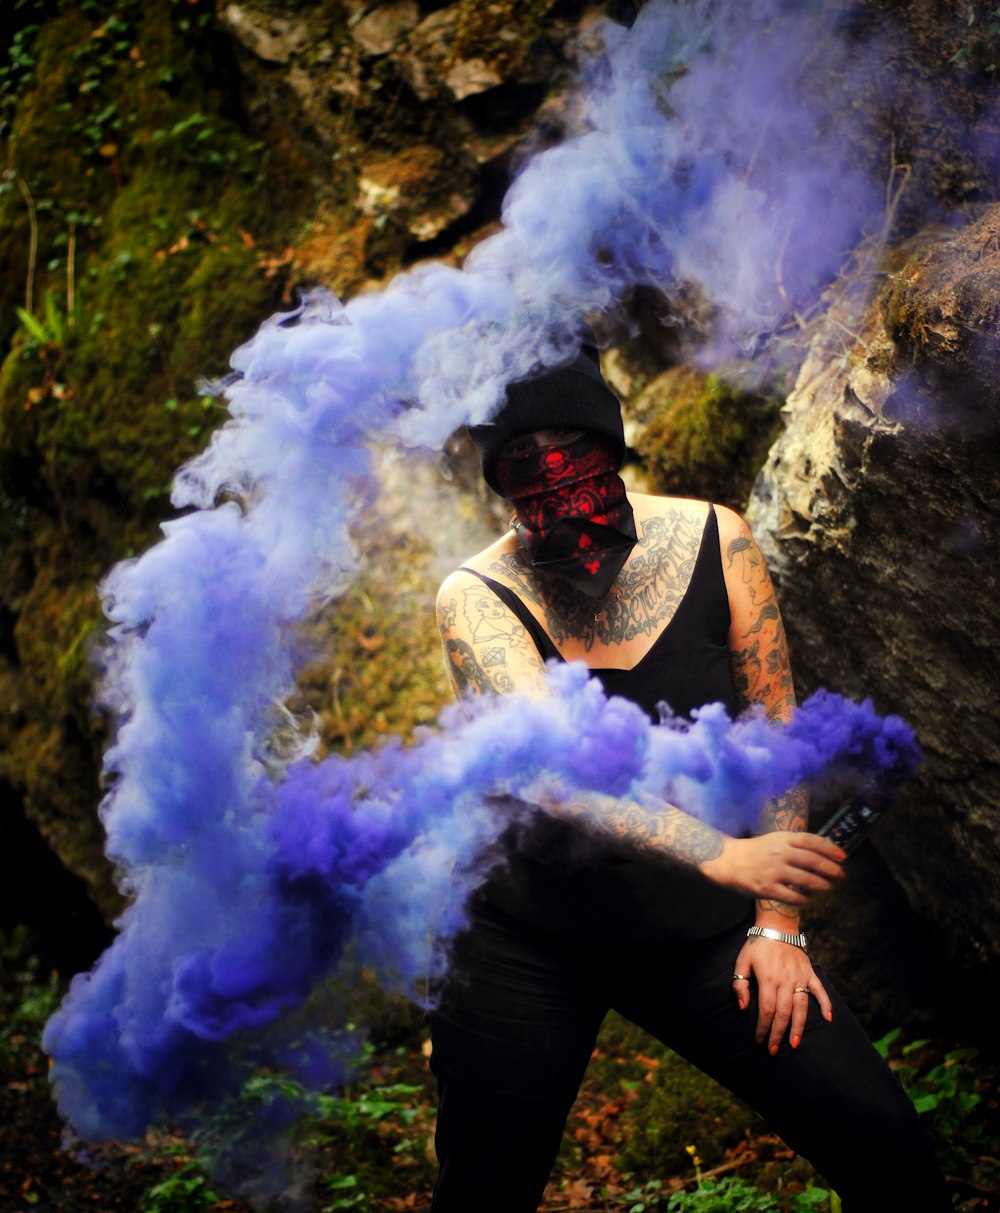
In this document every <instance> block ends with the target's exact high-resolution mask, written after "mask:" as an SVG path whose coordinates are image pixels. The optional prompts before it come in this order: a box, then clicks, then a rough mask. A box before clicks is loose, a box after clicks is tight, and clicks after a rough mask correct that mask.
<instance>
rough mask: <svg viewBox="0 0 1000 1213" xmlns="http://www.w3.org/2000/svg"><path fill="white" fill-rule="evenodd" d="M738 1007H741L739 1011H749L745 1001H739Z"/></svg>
mask: <svg viewBox="0 0 1000 1213" xmlns="http://www.w3.org/2000/svg"><path fill="white" fill-rule="evenodd" d="M736 1005H737V1006H738V1007H739V1009H740V1010H741V1011H745V1010H746V1009H747V1004H746V1003H745V1002H744V1001H743V999H742V998H740V999H737V1002H736Z"/></svg>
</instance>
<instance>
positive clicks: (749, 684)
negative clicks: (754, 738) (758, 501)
mask: <svg viewBox="0 0 1000 1213" xmlns="http://www.w3.org/2000/svg"><path fill="white" fill-rule="evenodd" d="M726 559H727V560H728V562H729V566H730V568H731V569H733V570H735V572H736V573H737V575H738V579H739V582H740V583H741V585H742V587H743V594H744V597H745V600H746V603H747V608H748V615H747V619H746V622H745V623H744V624H743V625H742V627H743V630H742V634H741V635H740V636H739V637H738V639H736V640H735V641H731V642H730V653H729V661H730V668H731V671H732V678H733V686H734V687H735V689H736V693H737V695H738V696H739V697H740V700H741V703H742V705H743V706H744V707H749V706H751V705H752V704H757V703H760V704H763V705H764V707H765V710H766V711H767V714H768V716H769V717H770V719H772V720H783V719H785V718H786V717H787V715H788V712H789V710H790V709H791V708H793V707H794V706H795V687H794V683H793V680H792V669H791V663H790V662H789V659H788V641H787V639H786V637H785V629H784V625H783V624H782V621H781V612H780V611H779V609H778V602H777V599H776V598H775V594H774V588H773V587H772V585H771V579H770V577H769V576H768V574H767V569H766V567H765V564H764V557H763V556H762V554H761V551H760V548H759V547H758V546H757V544H756V543H755V542H754V540H753V539H752V538H751V537H750V536H749V535H740V536H739V538H737V539H734V540H733V541H732V542H731V543H730V544H729V545H728V547H727V549H726Z"/></svg>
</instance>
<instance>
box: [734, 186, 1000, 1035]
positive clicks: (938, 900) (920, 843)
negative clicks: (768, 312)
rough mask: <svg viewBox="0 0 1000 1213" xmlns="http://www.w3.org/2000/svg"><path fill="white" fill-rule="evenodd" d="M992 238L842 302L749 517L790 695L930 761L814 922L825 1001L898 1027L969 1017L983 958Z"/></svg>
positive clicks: (899, 270)
mask: <svg viewBox="0 0 1000 1213" xmlns="http://www.w3.org/2000/svg"><path fill="white" fill-rule="evenodd" d="M998 232H1000V208H998V207H995V206H994V207H992V208H990V209H988V210H986V211H985V212H983V214H982V215H981V216H980V217H979V218H978V219H977V220H976V221H975V222H973V223H970V224H969V225H968V226H966V227H965V228H962V229H960V230H959V231H958V232H957V233H956V232H954V230H952V231H951V232H950V234H949V235H948V236H947V237H942V236H941V235H940V234H939V233H927V234H926V235H925V236H924V237H923V238H922V239H920V240H918V241H917V242H916V243H915V251H913V252H912V254H911V255H910V257H909V259H908V260H906V261H905V262H904V263H903V264H902V265H901V266H895V267H892V269H891V272H890V273H889V274H888V276H887V283H888V285H887V286H885V287H884V288H883V290H882V294H881V296H880V297H879V298H877V299H876V300H875V301H874V302H872V301H869V300H868V299H867V298H866V296H865V295H864V294H863V293H862V292H860V291H859V290H858V289H857V288H855V289H852V287H851V284H846V285H845V287H844V289H843V291H842V292H841V294H840V297H839V298H837V299H835V300H834V301H833V302H832V304H831V306H830V308H829V310H828V312H827V313H826V316H825V319H824V320H823V322H822V323H821V325H820V327H819V329H818V331H817V332H816V334H815V336H814V338H813V340H812V342H811V345H810V348H809V350H808V353H807V356H806V358H805V360H804V362H803V363H802V366H801V368H800V372H799V374H798V379H797V382H796V384H795V387H794V390H793V391H792V393H791V394H790V395H789V397H788V400H787V405H786V408H785V410H784V414H785V431H784V434H783V436H782V437H781V438H780V439H779V440H778V441H777V442H776V444H775V445H774V446H773V448H772V450H771V452H770V455H769V458H768V460H767V463H766V464H765V467H764V469H763V470H762V472H761V474H760V476H759V477H758V479H757V482H756V484H755V487H754V491H753V494H752V497H751V500H750V503H749V507H748V510H747V518H748V521H749V522H750V524H751V526H752V527H753V529H754V531H755V533H756V535H757V536H758V539H759V541H760V543H761V546H762V547H763V548H764V550H765V554H766V556H767V558H768V561H769V564H770V566H771V569H772V572H773V575H774V577H775V581H776V583H777V585H778V591H779V597H780V599H781V602H782V607H783V612H784V615H785V622H786V626H787V630H788V633H789V642H790V645H791V650H792V659H793V665H794V668H795V671H796V677H797V683H798V690H799V694H800V698H804V697H805V695H806V694H807V693H808V692H809V691H810V690H812V689H814V688H815V687H817V686H819V685H823V686H826V687H828V688H830V689H832V690H835V691H839V692H841V693H843V694H845V695H848V696H850V697H852V698H855V699H862V698H871V699H872V700H873V701H874V704H875V706H876V708H877V709H878V710H879V711H880V712H883V713H885V712H894V713H897V714H899V715H901V716H902V717H903V718H904V719H905V720H906V721H907V722H908V723H909V724H910V725H911V727H913V729H914V731H915V733H916V735H917V738H918V740H919V742H920V744H921V747H922V748H923V750H924V753H925V763H924V765H923V767H922V768H921V770H920V771H919V772H918V774H917V776H916V777H915V778H914V779H913V780H912V781H911V782H910V784H909V785H908V786H907V787H906V788H905V790H904V791H903V794H902V795H901V797H900V799H899V801H898V803H897V805H896V806H895V807H894V809H893V810H892V812H891V813H889V814H888V816H887V817H886V818H885V819H884V820H883V821H882V822H880V823H879V825H878V826H877V827H876V828H875V830H874V831H873V834H872V837H871V839H870V843H868V844H866V845H865V848H864V852H865V853H859V854H858V855H857V856H856V857H855V858H854V859H853V860H852V861H851V863H852V867H853V869H854V870H853V872H852V880H851V881H850V882H848V888H847V890H846V891H845V892H843V893H841V894H837V895H836V896H835V897H833V898H831V899H830V900H829V901H827V902H826V903H825V904H824V905H821V906H819V907H817V909H816V910H815V912H814V913H813V915H812V917H813V918H814V919H815V921H816V924H817V927H818V929H819V932H820V934H821V935H822V938H823V944H822V948H821V949H820V951H821V953H822V955H823V956H824V959H826V960H827V961H828V965H829V968H830V969H831V970H832V971H834V973H835V975H836V977H837V978H838V980H839V982H840V984H841V985H842V986H846V987H849V989H848V992H849V993H851V994H852V995H857V996H858V997H861V996H862V995H863V992H865V993H866V996H867V998H868V999H869V1001H868V1003H867V1006H866V1007H865V1008H863V1009H864V1010H866V1011H867V1012H869V1013H872V1012H874V1011H876V1010H880V1011H883V1012H884V1013H885V1015H886V1016H888V1017H891V1016H893V1015H895V1017H896V1022H905V1021H906V1020H907V1019H909V1020H912V1019H913V1018H914V1017H919V1015H920V1008H921V1007H924V1008H927V1007H930V1006H931V1005H936V1006H937V1007H938V1009H940V1006H941V1002H942V999H941V993H940V987H941V983H942V982H944V983H945V984H946V985H947V986H948V989H949V998H951V999H952V1000H953V1002H954V1003H955V1004H956V1005H958V1006H959V1007H961V1008H962V1009H961V1010H960V1012H959V1014H960V1015H962V1016H965V1017H966V1018H967V1017H968V1016H971V1015H975V1014H976V1009H977V1008H978V1006H979V1005H980V1002H981V1000H982V998H983V996H984V987H989V986H990V984H991V982H990V972H991V968H992V969H995V966H996V963H997V960H998V958H1000V930H998V924H1000V821H998V818H997V808H998V807H1000V728H998V711H997V691H998V689H1000V657H998V649H997V644H996V633H995V629H996V622H997V592H998V579H997V557H998V540H997V535H998V524H1000V517H998V515H1000V457H998V448H997V437H998V429H1000V424H998V410H997V404H996V399H997V388H996V379H995V375H994V370H995V367H996V358H997V356H998V351H1000V326H998V324H997V297H998V296H997V292H996V283H997V274H998V273H1000V251H998V240H997V234H998ZM846 334H851V336H850V337H847V336H846ZM845 342H847V348H846V349H845ZM817 938H819V936H817ZM873 965H875V966H876V967H878V966H881V965H884V966H885V968H884V969H883V970H882V972H881V973H879V972H873ZM945 974H948V976H945ZM890 985H891V986H892V987H893V988H894V989H895V990H896V993H897V997H898V999H899V1001H898V1002H897V1003H895V1004H894V1003H893V1002H892V996H891V995H890V994H888V993H887V992H886V987H887V986H890ZM880 1002H881V1003H883V1004H884V1005H880V1006H876V1004H878V1003H880ZM994 1005H995V1004H994Z"/></svg>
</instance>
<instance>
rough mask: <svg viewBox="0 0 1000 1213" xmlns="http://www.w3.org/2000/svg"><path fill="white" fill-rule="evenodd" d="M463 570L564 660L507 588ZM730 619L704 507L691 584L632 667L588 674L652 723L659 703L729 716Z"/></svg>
mask: <svg viewBox="0 0 1000 1213" xmlns="http://www.w3.org/2000/svg"><path fill="white" fill-rule="evenodd" d="M464 571H465V572H467V573H473V574H474V575H475V576H476V577H478V578H479V579H480V581H482V582H484V583H485V584H486V585H487V586H488V587H489V588H490V589H491V590H492V591H493V593H494V594H496V596H497V597H498V598H499V599H500V601H501V602H502V603H503V604H504V606H506V607H507V608H508V610H510V611H512V612H513V613H514V614H515V615H516V616H517V618H518V620H519V621H520V622H521V623H522V624H523V625H524V627H525V629H526V630H527V632H528V634H529V635H530V636H531V638H532V640H533V641H534V643H535V647H536V648H537V649H538V652H539V654H540V655H541V656H542V658H543V659H544V660H546V661H548V660H550V659H555V660H557V661H563V660H564V658H563V656H562V654H561V653H560V652H559V650H558V649H557V648H556V646H555V645H554V644H553V643H552V640H551V638H550V636H549V634H548V633H547V632H546V631H545V629H544V628H543V627H542V626H541V624H540V623H539V622H538V620H537V619H536V618H535V617H534V615H532V613H531V612H530V611H529V610H528V608H527V607H526V606H525V604H524V603H523V602H522V601H521V599H520V598H518V596H517V595H516V594H515V593H514V591H513V590H512V589H511V588H510V587H509V586H506V585H504V584H503V583H502V582H499V581H494V580H493V578H492V577H487V576H486V575H485V574H483V573H479V572H477V571H476V570H475V569H469V568H465V569H464ZM729 623H730V619H729V597H728V594H727V592H726V581H725V577H724V575H723V572H722V557H721V553H720V551H719V522H718V519H717V518H716V515H715V509H714V507H713V506H711V505H710V506H709V507H708V517H707V518H706V519H705V526H704V529H703V531H702V536H701V545H700V547H699V549H698V558H697V560H696V561H695V566H694V572H693V573H692V575H691V581H690V584H689V585H688V588H687V590H686V591H685V594H684V597H683V598H682V599H681V601H680V603H679V605H678V607H677V609H676V611H675V612H674V614H673V616H672V617H671V619H670V621H669V622H668V623H667V625H666V627H664V628H663V630H662V631H661V632H660V634H659V635H658V636H657V638H656V640H655V642H654V643H653V646H652V648H650V649H649V650H648V652H647V653H646V654H645V655H644V656H643V657H642V658H641V659H640V661H638V662H637V663H636V665H634V666H632V667H631V669H627V670H622V669H615V668H613V667H610V666H604V667H601V666H592V667H591V673H592V674H593V676H594V677H595V678H597V679H598V680H599V681H600V683H601V685H602V686H603V687H604V690H605V691H606V693H607V694H608V695H621V696H622V697H623V698H624V699H631V700H632V702H633V703H637V704H638V705H639V707H641V708H642V709H643V710H644V711H645V712H646V713H647V714H648V715H649V716H650V717H651V718H652V719H653V720H656V721H658V720H659V719H660V704H666V705H667V706H668V707H669V708H670V710H671V711H672V712H674V713H675V714H676V715H678V716H690V715H691V713H692V711H693V710H694V709H695V708H700V707H701V706H702V705H703V704H706V703H722V704H725V706H726V710H727V711H728V712H729V714H730V715H731V716H732V715H735V713H736V711H737V707H738V701H737V698H736V692H735V690H734V688H733V682H732V676H731V674H730V667H729Z"/></svg>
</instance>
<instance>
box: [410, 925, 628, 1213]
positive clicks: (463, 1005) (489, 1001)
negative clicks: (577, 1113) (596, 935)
mask: <svg viewBox="0 0 1000 1213" xmlns="http://www.w3.org/2000/svg"><path fill="white" fill-rule="evenodd" d="M593 984H594V983H593V978H592V974H591V972H590V966H589V964H588V962H587V959H586V956H585V954H584V953H583V952H581V951H579V950H575V949H573V948H571V947H569V946H568V945H567V946H566V947H562V946H560V944H559V941H558V940H556V941H553V940H547V941H545V942H539V941H537V940H533V939H532V938H531V937H530V935H529V934H528V933H526V932H520V931H517V930H511V929H508V928H507V927H505V926H502V925H500V924H499V923H497V922H494V921H491V920H489V919H477V920H475V922H474V925H473V929H472V930H470V931H468V932H466V933H465V934H463V935H462V936H461V937H460V938H459V939H458V940H457V941H456V946H455V951H454V956H453V959H452V964H451V968H450V973H449V977H448V980H447V981H446V982H445V984H444V987H443V989H442V990H441V994H440V999H439V1002H438V1006H437V1008H436V1009H435V1010H434V1011H433V1012H432V1013H431V1015H430V1017H429V1019H430V1025H431V1040H432V1050H433V1051H432V1055H431V1067H432V1069H433V1071H434V1073H435V1075H436V1076H437V1080H438V1118H437V1130H436V1137H435V1144H436V1148H437V1153H438V1162H439V1175H438V1182H437V1187H436V1189H435V1196H434V1204H433V1206H432V1207H433V1209H434V1211H435V1213H452V1211H455V1213H468V1211H469V1210H470V1209H473V1208H474V1209H476V1210H477V1213H478V1211H481V1213H493V1211H494V1210H495V1213H532V1211H533V1210H534V1209H536V1208H537V1205H538V1202H539V1200H540V1199H541V1195H542V1192H543V1190H544V1188H545V1184H546V1182H547V1180H548V1177H549V1174H550V1172H551V1169H552V1166H553V1164H554V1162H555V1158H556V1155H557V1153H558V1150H559V1145H560V1142H561V1140H562V1134H563V1129H564V1127H565V1123H566V1117H567V1115H568V1113H569V1110H570V1108H571V1106H572V1104H573V1101H574V1099H575V1098H576V1094H577V1091H578V1089H579V1085H580V1081H581V1079H582V1077H583V1073H584V1070H585V1069H586V1066H587V1062H588V1061H589V1059H590V1055H591V1053H592V1052H593V1047H594V1041H595V1039H596V1036H597V1031H598V1029H599V1027H600V1024H601V1020H602V1019H603V1017H604V1011H605V1008H604V1007H603V1006H602V1005H601V1003H600V1001H599V999H597V998H596V997H595V993H594V990H593Z"/></svg>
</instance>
